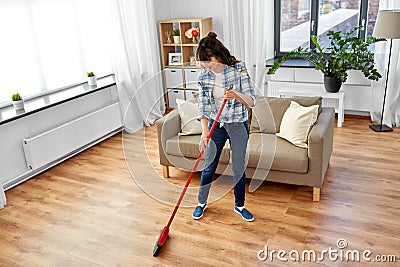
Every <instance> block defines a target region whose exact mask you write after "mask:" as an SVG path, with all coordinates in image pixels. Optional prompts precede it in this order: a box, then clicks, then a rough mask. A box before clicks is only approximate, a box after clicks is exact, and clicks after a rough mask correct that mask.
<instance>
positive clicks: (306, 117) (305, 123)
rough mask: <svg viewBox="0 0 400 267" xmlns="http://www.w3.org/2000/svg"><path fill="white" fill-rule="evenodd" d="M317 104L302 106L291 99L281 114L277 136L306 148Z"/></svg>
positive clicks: (316, 112) (315, 118)
mask: <svg viewBox="0 0 400 267" xmlns="http://www.w3.org/2000/svg"><path fill="white" fill-rule="evenodd" d="M317 116H318V105H313V106H310V107H303V106H301V105H300V104H299V103H297V102H295V101H291V103H290V106H289V108H288V109H287V110H286V112H285V114H284V115H283V118H282V122H281V127H280V131H279V133H276V136H279V137H281V138H283V139H286V140H288V141H289V142H290V143H292V144H293V145H295V146H298V147H302V148H308V146H307V140H308V134H309V132H310V130H311V127H312V126H313V125H314V123H315V122H316V121H317Z"/></svg>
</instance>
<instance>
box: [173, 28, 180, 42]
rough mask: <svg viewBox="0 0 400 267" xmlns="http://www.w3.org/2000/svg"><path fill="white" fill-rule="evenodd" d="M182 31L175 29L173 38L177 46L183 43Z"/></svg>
mask: <svg viewBox="0 0 400 267" xmlns="http://www.w3.org/2000/svg"><path fill="white" fill-rule="evenodd" d="M180 34H181V33H180V31H179V29H174V30H173V31H172V36H173V38H174V43H175V44H180V43H181V36H180Z"/></svg>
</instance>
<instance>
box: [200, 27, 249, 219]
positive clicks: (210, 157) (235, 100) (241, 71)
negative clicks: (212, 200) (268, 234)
mask: <svg viewBox="0 0 400 267" xmlns="http://www.w3.org/2000/svg"><path fill="white" fill-rule="evenodd" d="M196 58H197V60H199V61H201V62H202V65H203V67H204V69H203V70H202V71H201V73H200V75H199V117H200V120H201V126H202V135H201V139H200V144H199V146H200V149H201V150H205V149H206V164H205V167H204V169H203V172H202V174H201V180H200V189H199V195H198V202H199V203H198V205H197V207H196V209H195V210H194V212H193V218H194V219H196V220H197V219H200V218H201V217H202V216H203V214H204V210H205V209H206V207H207V198H208V193H209V191H210V187H211V182H212V179H213V176H214V174H215V171H216V169H217V165H218V161H219V158H220V156H221V151H222V148H223V147H224V145H225V142H226V140H227V139H229V142H230V147H231V152H232V153H231V157H232V172H233V180H234V185H235V186H234V193H235V207H234V211H235V212H236V213H238V214H240V215H241V216H242V218H243V219H245V220H246V221H253V220H254V216H253V215H252V214H251V213H250V212H249V211H248V210H247V209H246V208H245V207H244V199H245V186H246V174H245V168H246V166H245V155H246V147H247V140H248V137H249V129H248V123H247V120H248V114H247V108H246V106H249V107H253V106H254V104H255V93H254V89H253V86H252V84H251V80H250V76H249V75H248V74H247V70H246V66H245V64H244V63H243V62H241V61H239V60H237V59H236V58H235V57H234V56H232V55H231V54H230V52H229V50H228V49H227V48H226V47H225V46H224V45H223V44H222V43H221V41H219V40H218V39H217V34H215V33H214V32H210V33H209V34H208V35H207V36H206V37H204V38H203V39H201V40H200V42H199V46H198V48H197V51H196ZM227 89H229V90H227ZM223 99H227V103H226V105H225V108H224V110H223V112H222V114H221V116H220V118H219V121H218V124H217V127H216V128H215V130H214V132H213V135H212V137H211V140H212V142H213V143H214V144H215V146H214V145H212V146H210V140H208V139H207V135H208V133H209V129H210V128H211V126H212V124H213V122H214V119H215V117H216V115H217V113H218V110H219V107H220V106H221V104H222V102H223Z"/></svg>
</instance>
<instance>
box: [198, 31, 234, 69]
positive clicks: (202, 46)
mask: <svg viewBox="0 0 400 267" xmlns="http://www.w3.org/2000/svg"><path fill="white" fill-rule="evenodd" d="M211 57H215V58H216V59H217V60H218V61H219V62H221V63H223V64H225V65H228V66H233V65H235V64H236V63H238V62H240V61H239V60H237V59H236V58H235V57H234V56H232V55H231V53H230V52H229V50H228V49H227V48H226V47H225V46H224V45H223V44H222V42H221V41H220V40H218V39H217V34H216V33H215V32H209V33H208V34H207V36H206V37H204V38H202V39H201V40H200V42H199V46H198V48H197V50H196V59H197V60H199V61H210V58H211Z"/></svg>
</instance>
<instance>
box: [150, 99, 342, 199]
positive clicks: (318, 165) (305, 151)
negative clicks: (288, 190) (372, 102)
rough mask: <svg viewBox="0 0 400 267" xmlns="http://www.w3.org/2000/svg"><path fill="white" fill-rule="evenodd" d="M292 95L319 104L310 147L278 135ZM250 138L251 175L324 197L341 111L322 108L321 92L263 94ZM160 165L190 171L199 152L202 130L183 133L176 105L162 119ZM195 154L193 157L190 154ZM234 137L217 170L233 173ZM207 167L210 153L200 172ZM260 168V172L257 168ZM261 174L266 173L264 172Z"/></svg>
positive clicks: (252, 114)
mask: <svg viewBox="0 0 400 267" xmlns="http://www.w3.org/2000/svg"><path fill="white" fill-rule="evenodd" d="M290 100H294V101H296V102H298V103H299V104H300V105H302V106H311V105H314V104H318V105H319V115H318V119H317V122H316V123H315V125H314V126H313V127H312V128H311V131H310V133H309V136H308V148H300V147H297V146H294V145H293V144H291V143H290V142H288V141H286V140H284V139H282V138H279V137H277V136H276V135H275V133H276V132H279V129H280V124H281V121H282V117H283V114H284V113H285V111H286V109H287V108H288V107H289V105H290ZM249 111H250V112H249V127H250V135H249V141H248V142H249V143H248V149H247V156H248V159H247V160H248V161H247V169H246V175H247V177H248V178H250V177H253V178H255V179H261V180H264V179H265V180H267V181H273V182H280V183H287V184H294V185H304V186H310V187H313V200H314V201H319V198H320V188H321V187H322V184H323V181H324V177H325V173H326V170H327V168H328V163H329V160H330V157H331V154H332V146H333V129H334V119H335V112H334V109H333V108H325V107H324V108H321V98H320V97H293V98H269V97H258V99H257V104H256V106H255V107H254V108H253V109H251V110H249ZM156 126H157V134H158V146H159V156H160V164H161V165H163V175H164V177H169V169H168V168H169V166H175V167H178V168H182V169H185V170H188V171H190V170H191V168H192V167H193V159H196V158H197V156H198V153H199V147H198V144H199V139H200V135H190V136H179V135H178V133H179V132H180V130H181V121H180V116H179V113H178V111H177V110H176V109H175V110H173V111H171V112H170V113H169V114H168V115H166V116H164V117H163V118H161V119H159V120H158V121H157V122H156ZM185 158H186V159H192V160H191V161H189V160H186V159H185ZM229 159H230V150H229V142H226V145H225V147H224V149H223V151H222V154H221V158H220V161H219V164H218V168H217V173H229V171H227V170H229V167H230V163H229V162H230V161H229ZM202 166H204V156H203V158H202V160H201V163H200V166H199V169H198V170H199V171H200V170H201V169H202ZM256 170H257V171H256ZM260 174H261V176H260Z"/></svg>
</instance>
